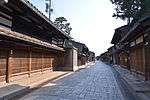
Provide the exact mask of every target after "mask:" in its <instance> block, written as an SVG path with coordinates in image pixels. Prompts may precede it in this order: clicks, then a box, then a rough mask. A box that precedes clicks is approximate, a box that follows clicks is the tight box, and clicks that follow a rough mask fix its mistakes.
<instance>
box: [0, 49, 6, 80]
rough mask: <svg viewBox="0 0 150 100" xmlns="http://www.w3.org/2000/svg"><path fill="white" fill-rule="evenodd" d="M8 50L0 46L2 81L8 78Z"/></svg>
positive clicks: (0, 73)
mask: <svg viewBox="0 0 150 100" xmlns="http://www.w3.org/2000/svg"><path fill="white" fill-rule="evenodd" d="M6 66H7V51H6V50H5V49H3V48H1V47H0V81H4V80H5V78H6Z"/></svg>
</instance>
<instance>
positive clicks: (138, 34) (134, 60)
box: [122, 16, 150, 80]
mask: <svg viewBox="0 0 150 100" xmlns="http://www.w3.org/2000/svg"><path fill="white" fill-rule="evenodd" d="M149 33H150V16H147V17H144V18H142V19H141V20H139V21H138V22H136V23H134V25H133V27H131V29H130V31H129V32H128V34H127V35H126V36H125V37H124V38H123V39H122V42H128V43H130V65H131V70H132V71H135V72H136V73H139V74H142V75H144V76H145V80H150V61H149V59H150V45H149V43H150V34H149Z"/></svg>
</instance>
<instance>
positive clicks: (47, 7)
mask: <svg viewBox="0 0 150 100" xmlns="http://www.w3.org/2000/svg"><path fill="white" fill-rule="evenodd" d="M45 1H46V10H45V12H47V13H49V19H51V12H53V9H52V8H51V6H52V1H51V0H45Z"/></svg>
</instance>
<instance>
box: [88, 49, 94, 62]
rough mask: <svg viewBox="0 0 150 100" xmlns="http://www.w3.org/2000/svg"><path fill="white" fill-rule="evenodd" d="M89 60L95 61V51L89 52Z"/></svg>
mask: <svg viewBox="0 0 150 100" xmlns="http://www.w3.org/2000/svg"><path fill="white" fill-rule="evenodd" d="M88 62H95V53H94V52H92V51H89V52H88Z"/></svg>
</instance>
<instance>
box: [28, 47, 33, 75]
mask: <svg viewBox="0 0 150 100" xmlns="http://www.w3.org/2000/svg"><path fill="white" fill-rule="evenodd" d="M31 68H32V51H31V48H30V49H29V67H28V75H29V77H30V76H31Z"/></svg>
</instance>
